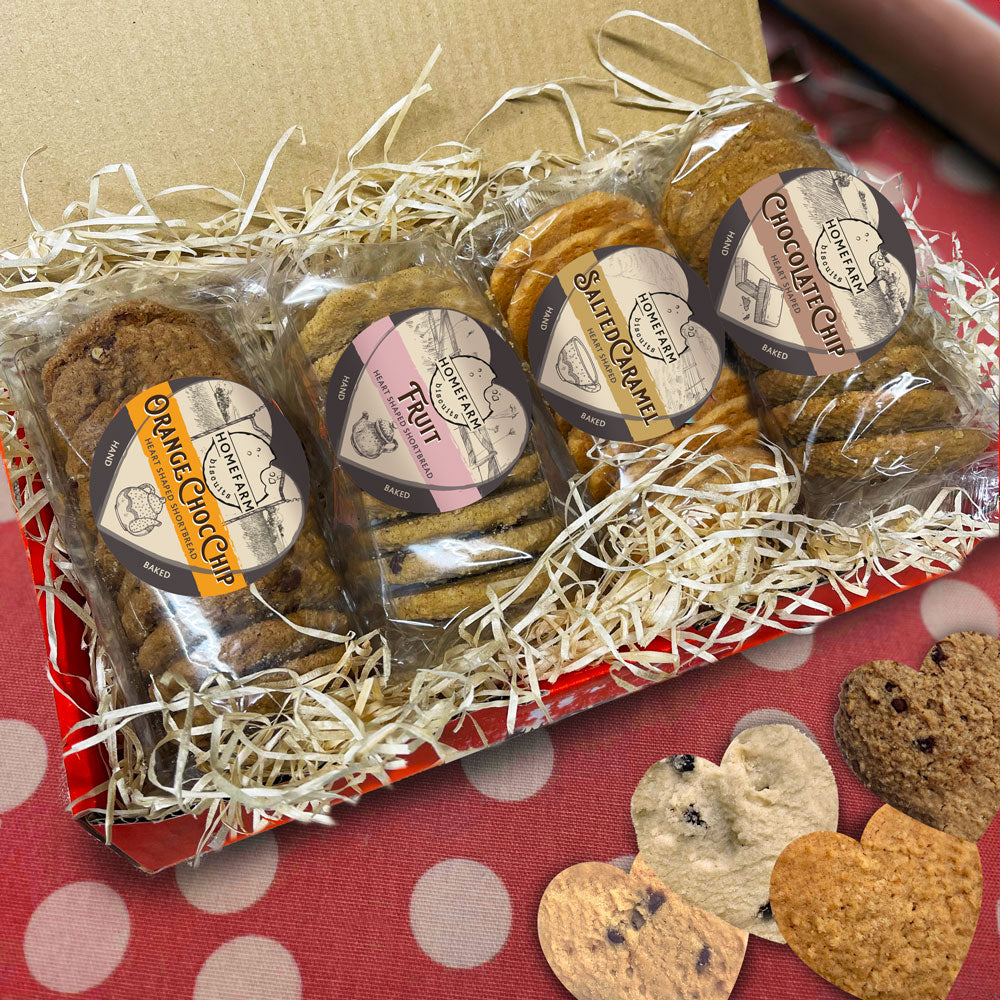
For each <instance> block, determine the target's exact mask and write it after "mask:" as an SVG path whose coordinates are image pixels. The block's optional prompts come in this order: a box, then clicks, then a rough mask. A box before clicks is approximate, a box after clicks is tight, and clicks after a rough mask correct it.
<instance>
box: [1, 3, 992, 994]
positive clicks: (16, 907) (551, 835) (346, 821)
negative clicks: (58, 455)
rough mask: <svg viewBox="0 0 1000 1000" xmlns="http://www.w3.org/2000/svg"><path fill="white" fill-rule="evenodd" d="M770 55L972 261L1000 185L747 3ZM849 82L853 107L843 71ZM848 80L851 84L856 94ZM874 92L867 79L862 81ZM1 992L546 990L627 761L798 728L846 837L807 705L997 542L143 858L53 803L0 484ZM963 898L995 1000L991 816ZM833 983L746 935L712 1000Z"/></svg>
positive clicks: (855, 805) (964, 985)
mask: <svg viewBox="0 0 1000 1000" xmlns="http://www.w3.org/2000/svg"><path fill="white" fill-rule="evenodd" d="M767 34H768V42H769V49H770V51H771V54H772V58H773V59H774V60H775V65H776V67H778V66H782V65H786V66H789V67H791V68H794V67H795V65H797V64H804V65H805V66H806V67H807V68H809V69H811V70H812V72H813V76H812V78H811V80H810V82H809V83H808V84H807V85H806V86H805V87H804V88H799V90H798V91H797V93H795V94H788V93H787V91H788V90H789V89H790V88H787V87H786V88H784V90H783V91H782V93H781V95H780V99H781V100H783V101H785V102H787V103H790V104H794V105H795V106H797V107H799V109H800V110H803V111H804V112H805V113H807V114H808V115H809V116H810V117H813V118H814V119H817V120H821V121H823V123H824V125H823V131H824V133H825V135H827V136H830V135H831V134H835V135H836V136H837V137H838V139H839V141H840V143H841V145H842V146H843V147H845V148H846V151H847V152H848V153H850V154H851V155H852V156H853V157H854V158H855V160H856V162H858V163H859V164H861V165H863V166H865V167H868V168H869V169H870V170H871V171H872V172H874V173H875V174H877V175H881V176H883V177H885V176H889V175H891V174H894V173H896V172H897V171H899V170H902V171H904V172H905V175H906V178H907V185H908V186H909V188H910V190H911V191H913V190H916V189H919V191H920V205H919V211H918V217H919V218H920V219H921V220H922V222H923V224H924V225H925V226H927V227H929V228H936V229H941V230H943V231H946V232H951V231H952V230H957V231H958V232H960V233H961V235H962V245H963V249H964V250H965V252H966V254H967V256H968V258H969V259H970V260H972V261H973V262H975V263H976V264H977V265H979V266H980V267H981V268H982V269H983V270H989V269H990V268H991V267H995V266H996V259H997V237H996V234H997V232H1000V178H998V176H997V174H996V173H995V172H993V171H992V170H991V169H990V168H988V167H986V166H984V165H983V164H982V163H980V162H978V161H977V160H975V159H974V158H973V157H972V156H971V155H970V154H969V153H967V152H966V151H965V150H964V149H963V148H962V147H961V146H959V145H958V144H957V143H955V142H954V141H952V140H951V139H949V138H948V137H947V136H946V135H945V134H944V133H942V132H941V131H940V130H938V129H937V128H936V127H934V126H931V125H929V124H928V123H926V122H925V121H923V120H921V119H920V117H919V116H918V115H917V114H916V113H915V112H913V111H912V110H910V109H908V108H906V107H903V106H901V105H900V104H899V103H898V102H893V101H891V100H890V102H889V105H888V106H883V107H880V108H877V109H876V110H875V111H874V113H873V112H872V111H871V110H867V111H866V107H865V101H866V100H870V99H871V98H870V95H871V94H873V93H875V91H873V90H869V89H867V88H872V87H873V84H871V82H870V81H869V80H867V79H866V78H864V77H863V76H862V75H860V74H859V73H857V72H856V71H854V70H851V69H847V68H846V67H845V66H844V64H843V63H842V62H840V60H839V58H838V57H834V56H832V55H831V54H830V53H829V52H827V51H825V50H823V49H821V47H820V46H818V45H816V44H813V43H811V42H809V41H808V40H807V39H806V37H805V36H804V34H803V33H802V32H801V30H800V29H798V28H796V27H794V26H792V25H791V24H790V23H789V22H787V21H785V20H783V19H781V18H779V17H777V16H775V15H772V14H771V13H770V12H768V20H767ZM845 82H846V83H850V84H851V85H852V86H854V85H857V86H860V87H862V88H866V89H865V90H863V91H862V92H861V94H862V98H863V99H862V100H861V101H860V102H857V101H854V100H852V99H846V98H845V97H844V96H843V91H844V87H843V86H842V85H843V84H844V83H845ZM865 93H868V94H869V97H868V98H865V97H864V94H865ZM878 100H879V101H882V100H884V95H883V96H882V97H879V98H878ZM0 565H2V566H3V567H4V569H3V584H4V585H3V588H2V592H0V620H2V621H3V625H4V635H5V640H6V641H5V643H4V647H3V650H2V651H0V676H2V679H3V680H2V686H3V691H4V704H3V707H2V708H0V716H2V718H0V813H2V816H0V888H2V892H3V909H4V914H5V916H4V919H3V924H4V928H5V929H4V930H0V997H2V998H4V1000H20V998H29V997H30V998H34V997H51V996H56V995H59V994H73V995H78V996H83V997H89V998H133V997H140V996H147V997H150V998H154V1000H156V998H160V997H171V998H173V997H194V998H196V1000H230V998H231V1000H237V998H243V1000H256V998H260V1000H264V998H267V1000H298V998H300V997H316V998H327V997H351V998H356V1000H367V998H375V997H378V998H385V1000H390V998H396V997H399V998H404V997H405V998H413V997H427V996H434V997H438V998H451V997H454V998H468V997H474V998H475V997H483V998H491V997H496V998H500V997H508V996H511V995H512V991H513V989H514V988H515V987H516V991H517V994H518V996H519V997H523V998H554V1000H559V998H562V997H566V996H568V994H566V992H565V991H564V990H563V989H562V987H561V986H560V985H559V983H558V981H557V980H556V979H555V977H554V976H553V975H552V973H551V972H550V971H549V969H548V967H547V966H546V964H545V961H544V959H543V957H542V954H541V951H540V949H539V946H538V941H537V937H536V932H535V915H536V910H537V906H538V901H539V898H540V896H541V894H542V891H543V890H544V888H545V886H546V884H547V883H548V881H549V880H550V879H551V878H552V877H553V876H555V875H556V874H557V873H558V872H559V871H561V870H562V869H563V868H565V867H567V866H569V865H571V864H574V863H576V862H578V861H583V860H606V861H612V860H617V861H618V863H619V864H625V863H626V859H628V858H630V857H631V855H633V854H634V852H635V840H634V834H633V831H632V828H631V824H630V821H629V799H630V796H631V792H632V790H633V788H634V787H635V784H636V782H637V781H638V779H639V778H640V777H641V775H642V774H643V772H644V771H645V770H646V768H647V767H648V766H649V765H650V764H651V763H652V762H653V761H655V760H657V759H659V758H660V757H663V756H666V755H667V754H672V753H677V752H685V751H690V752H693V753H697V754H700V755H702V756H705V757H709V758H713V759H718V758H719V757H720V756H721V754H722V753H723V751H724V750H725V747H726V745H727V744H728V742H729V740H730V738H731V736H732V735H733V734H734V733H735V732H736V731H739V730H741V729H743V728H745V727H747V726H750V725H756V724H760V723H765V722H773V721H786V722H791V723H793V724H794V725H796V726H799V727H800V728H802V729H804V730H805V731H807V732H809V733H811V734H812V735H813V736H814V737H815V739H816V740H817V741H818V743H819V745H820V746H821V747H822V749H823V750H824V752H825V753H826V755H827V757H828V759H829V760H830V762H831V764H832V766H833V768H834V772H835V774H836V777H837V781H838V784H839V789H840V805H841V823H840V830H841V832H843V833H846V834H848V835H850V836H853V837H857V836H858V835H859V834H860V832H861V830H862V828H863V826H864V824H865V822H866V821H867V819H868V817H869V816H870V815H871V814H872V813H873V812H874V811H875V809H876V808H877V807H878V805H879V802H878V800H877V799H876V798H875V797H874V796H873V795H871V794H870V793H869V792H867V791H866V790H865V789H864V788H863V787H862V786H861V785H860V784H859V783H858V781H857V780H856V779H855V778H854V776H853V775H852V774H851V773H850V772H849V771H848V769H847V767H846V766H845V765H844V763H843V761H842V759H841V757H840V755H839V753H838V751H837V748H836V745H835V743H834V740H833V733H832V719H833V713H834V710H835V706H836V692H837V689H838V687H839V683H840V680H841V679H842V677H843V676H844V675H845V674H847V673H848V672H849V671H850V670H851V669H852V668H853V667H854V666H856V665H857V664H859V663H862V662H864V661H866V660H869V659H876V658H891V659H898V660H902V661H904V662H908V663H911V664H914V665H916V664H918V663H919V662H920V660H921V659H922V657H923V655H924V653H925V652H926V649H927V647H928V646H929V645H930V644H931V643H932V642H933V641H934V640H935V639H936V638H939V637H941V636H943V635H946V634H947V633H949V632H952V631H957V630H960V629H979V630H982V631H986V632H991V633H993V634H997V632H998V625H1000V610H998V608H1000V573H998V568H1000V543H994V542H990V543H987V544H984V545H982V546H981V547H980V548H979V549H978V550H977V551H976V552H975V554H974V555H973V556H972V558H971V559H970V560H969V561H968V562H967V564H966V565H965V566H964V567H963V568H962V570H961V571H960V572H958V573H956V574H953V575H952V576H949V577H947V578H945V579H943V580H940V581H938V582H935V583H933V584H930V585H927V586H925V587H922V588H919V589H917V590H915V591H910V592H908V593H906V594H901V595H898V596H894V597H892V598H888V599H886V600H884V601H882V602H880V603H878V604H875V605H872V606H869V607H867V608H864V609H861V610H859V611H856V612H853V613H851V614H848V615H845V616H842V617H838V618H836V619H835V620H832V621H829V622H826V623H824V624H822V625H821V626H819V627H818V628H817V629H816V630H815V631H814V632H813V633H812V634H798V635H794V636H789V637H786V638H783V639H780V640H777V641H775V642H772V643H768V644H766V645H765V646H763V647H759V648H758V649H756V650H753V651H751V652H750V653H748V654H747V655H746V656H734V657H731V658H730V659H728V660H726V661H724V662H723V663H721V664H718V665H715V666H711V667H707V668H704V669H700V670H697V671H693V672H691V673H690V674H687V675H685V676H683V677H680V678H678V679H676V680H672V681H669V682H667V683H664V684H661V685H658V686H656V687H654V688H650V689H647V690H645V691H643V692H641V693H639V694H637V695H634V696H632V697H628V698H624V699H621V700H619V701H617V702H615V703H613V704H609V705H605V706H602V707H601V708H598V709H595V710H592V711H589V712H586V713H584V714H583V715H580V716H576V717H573V718H571V719H568V720H566V721H564V722H561V723H559V724H558V725H556V726H553V727H552V728H551V729H548V730H541V731H538V732H535V733H531V734H529V735H527V736H523V737H519V738H517V739H515V740H512V741H510V742H509V743H508V744H506V745H503V746H501V747H498V748H495V749H492V750H489V751H486V752H483V753H480V754H478V755H476V756H474V757H471V758H469V759H467V760H465V761H463V762H461V763H456V764H452V765H449V766H447V767H442V768H438V769H436V770H435V771H432V772H430V773H428V774H426V775H422V776H420V777H417V778H414V779H411V780H408V781H406V782H404V783H403V784H402V785H400V786H397V787H396V788H394V789H392V790H387V791H379V792H376V793H373V794H371V795H368V796H365V797H364V799H363V800H362V801H361V803H360V804H359V805H357V806H356V807H343V808H341V809H339V810H338V812H337V814H336V819H337V826H336V827H335V828H333V829H325V828H318V827H308V826H293V827H285V828H282V829H280V830H277V831H275V832H273V833H268V834H264V835H262V836H259V837H257V838H254V839H253V840H251V841H249V842H247V843H245V844H240V845H237V846H235V847H233V848H229V849H227V850H226V851H225V852H223V853H222V854H219V855H216V856H211V857H209V858H208V859H207V860H206V861H205V862H204V863H202V865H201V866H200V867H198V868H197V869H195V868H192V867H190V866H182V867H180V868H178V869H175V870H173V871H169V872H165V873H162V874H160V875H157V876H147V875H143V874H141V873H139V872H138V871H136V870H134V869H133V868H131V867H130V866H129V864H128V863H127V862H126V861H125V860H123V859H122V858H120V857H118V856H116V855H115V854H113V853H112V852H111V851H109V850H107V849H106V848H105V847H104V846H103V845H101V844H100V843H99V842H98V841H97V840H95V839H94V838H93V837H91V836H89V835H88V834H87V833H86V832H85V831H84V830H83V829H81V828H80V827H79V826H78V825H77V824H75V823H73V822H72V821H71V819H70V818H69V815H68V813H67V811H66V810H67V794H66V789H65V785H64V780H63V773H62V767H61V761H60V742H59V735H58V732H57V729H56V722H55V713H54V709H53V703H52V696H51V692H50V690H49V688H48V685H47V681H46V658H45V651H44V647H43V643H42V634H41V630H40V626H39V621H38V617H37V612H36V610H35V604H34V601H33V596H32V593H31V588H30V582H29V577H28V572H27V567H26V564H25V562H24V559H23V553H22V549H21V540H20V536H19V534H18V531H17V527H16V525H15V523H14V522H13V520H12V513H11V509H10V504H9V498H8V497H7V496H6V495H0ZM980 849H981V854H982V858H983V866H984V877H985V894H984V906H983V910H982V914H981V918H980V922H979V927H978V930H977V933H976V938H975V941H974V943H973V948H972V951H971V953H970V957H969V960H968V961H967V963H966V966H965V968H964V969H963V972H962V973H961V975H960V977H959V979H958V981H957V983H956V985H955V988H954V990H953V991H952V994H951V996H952V997H953V998H961V1000H996V997H997V996H1000V971H998V970H1000V960H998V951H1000V938H998V918H1000V912H998V908H997V902H996V899H997V882H998V875H1000V871H998V851H1000V823H994V824H993V826H992V827H991V829H990V830H989V832H988V833H987V835H986V837H985V838H984V839H983V840H982V841H981V843H980ZM776 982H780V983H782V987H781V989H782V992H781V994H780V995H781V996H783V997H795V998H805V997H810V998H811V997H816V998H827V997H830V998H833V997H838V996H841V997H842V996H844V995H845V994H842V993H841V992H840V991H839V990H836V989H834V988H833V987H831V986H829V985H828V984H826V983H825V982H823V981H822V980H821V979H819V978H818V977H817V976H815V975H814V974H813V973H812V972H810V971H809V970H808V969H807V968H806V967H805V966H804V965H802V964H801V963H799V962H798V961H797V960H796V959H795V958H794V956H792V955H791V953H790V952H789V951H788V950H787V949H785V948H783V947H780V946H777V945H774V944H770V943H768V942H766V941H762V940H758V939H751V942H750V946H749V949H748V952H747V957H746V962H745V964H744V968H743V972H742V974H741V977H740V980H739V982H738V984H737V986H736V989H735V991H734V993H733V997H734V998H737V1000H764V998H768V1000H773V998H774V997H775V996H777V994H776V993H775V992H774V990H775V986H774V983H776Z"/></svg>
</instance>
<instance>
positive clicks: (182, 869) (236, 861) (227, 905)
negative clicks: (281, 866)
mask: <svg viewBox="0 0 1000 1000" xmlns="http://www.w3.org/2000/svg"><path fill="white" fill-rule="evenodd" d="M277 870H278V845H277V843H276V842H275V839H274V835H273V834H271V833H262V834H258V835H257V836H256V837H253V838H252V839H251V840H245V841H243V842H242V843H239V844H233V845H232V846H231V847H227V848H226V849H225V850H223V851H219V852H216V853H214V854H208V855H205V856H204V857H203V858H202V859H201V863H200V864H199V865H198V866H197V867H194V866H192V865H180V866H179V867H178V868H176V869H175V872H174V874H175V876H176V878H177V887H178V888H179V889H180V891H181V892H182V893H183V894H184V898H185V899H187V901H188V902H189V903H190V904H191V905H192V906H197V907H198V909H199V910H204V911H205V912H206V913H235V912H236V911H237V910H245V909H246V908H247V907H248V906H253V904H254V903H256V902H257V900H258V899H261V898H262V897H263V895H264V893H266V892H267V890H268V889H270V888H271V883H272V882H273V881H274V874H275V872H276V871H277Z"/></svg>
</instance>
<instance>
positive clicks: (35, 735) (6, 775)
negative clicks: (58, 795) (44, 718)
mask: <svg viewBox="0 0 1000 1000" xmlns="http://www.w3.org/2000/svg"><path fill="white" fill-rule="evenodd" d="M47 763H48V749H47V748H46V746H45V740H43V739H42V734H41V733H40V732H39V731H38V730H37V729H35V727H34V726H32V725H30V724H29V723H27V722H22V721H21V720H20V719H0V812H7V811H8V810H9V809H13V808H14V807H15V806H19V805H20V804H21V803H22V802H23V801H24V800H25V799H26V798H28V796H29V795H31V793H32V792H34V790H35V789H36V788H37V787H38V786H39V784H40V783H41V780H42V778H43V777H44V776H45V767H46V765H47Z"/></svg>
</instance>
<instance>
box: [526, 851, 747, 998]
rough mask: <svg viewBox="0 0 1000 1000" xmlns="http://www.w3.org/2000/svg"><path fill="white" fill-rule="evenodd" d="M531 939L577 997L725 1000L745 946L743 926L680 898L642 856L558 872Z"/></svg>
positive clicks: (737, 972)
mask: <svg viewBox="0 0 1000 1000" xmlns="http://www.w3.org/2000/svg"><path fill="white" fill-rule="evenodd" d="M538 940H539V943H540V944H541V946H542V952H543V953H544V955H545V960H546V961H547V962H548V963H549V966H550V968H551V969H552V971H553V972H554V973H555V974H556V976H557V977H558V979H559V981H560V982H561V983H562V984H563V986H565V987H566V989H567V990H569V992H570V993H572V994H573V996H575V997H576V998H577V1000H654V998H661V997H662V998H664V1000H666V998H668V997H683V998H684V1000H726V998H727V997H728V996H729V995H730V993H731V992H732V990H733V987H734V986H735V985H736V979H737V977H738V976H739V974H740V969H741V968H742V966H743V955H744V953H745V952H746V947H747V935H746V932H745V931H740V930H737V929H736V928H735V927H731V926H730V925H729V924H727V923H725V922H724V921H722V920H719V918H718V917H714V916H712V914H710V913H706V912H705V911H704V910H699V909H698V908H697V907H695V906H690V905H688V904H687V903H685V902H684V901H683V900H682V899H681V898H680V897H679V896H677V895H676V894H675V893H673V892H671V891H670V890H669V889H668V888H667V887H666V886H665V885H664V884H663V883H662V882H661V881H660V880H659V879H658V878H657V877H656V875H655V874H653V872H652V871H651V870H650V868H649V866H648V865H646V864H645V863H644V862H643V860H642V857H641V855H640V856H639V857H637V858H636V859H635V861H634V863H633V865H632V870H631V871H630V872H628V873H626V872H623V871H622V870H621V869H620V868H616V867H615V866H614V865H608V864H603V863H601V862H597V861H590V862H585V863H584V864H579V865H573V867H571V868H567V869H566V870H565V871H563V872H560V873H559V874H558V875H557V876H556V877H555V878H554V879H553V880H552V881H551V882H550V883H549V885H548V888H547V889H546V890H545V893H544V894H543V896H542V900H541V903H540V904H539V907H538Z"/></svg>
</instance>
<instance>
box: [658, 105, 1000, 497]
mask: <svg viewBox="0 0 1000 1000" xmlns="http://www.w3.org/2000/svg"><path fill="white" fill-rule="evenodd" d="M833 166H834V162H833V160H832V158H831V157H830V155H829V153H828V152H827V151H826V150H825V149H824V148H823V147H822V146H821V145H820V144H819V142H818V140H817V139H816V137H815V134H814V132H813V128H812V126H811V125H810V124H809V123H808V122H806V121H804V120H803V119H801V118H800V117H799V116H798V115H796V114H795V112H793V111H789V110H787V109H785V108H781V107H778V106H777V105H775V104H771V103H768V102H758V103H754V104H751V105H749V106H745V107H741V108H737V109H735V110H733V111H729V112H727V113H725V114H723V115H721V116H719V117H717V118H713V119H710V120H707V121H706V122H705V123H704V124H703V126H702V127H701V128H700V130H698V131H697V133H696V134H695V136H694V137H693V139H692V141H691V142H690V144H689V145H688V147H687V148H686V149H685V150H684V151H683V152H682V153H681V155H680V157H679V159H678V161H677V163H676V164H675V166H674V168H673V170H672V172H671V174H670V178H669V180H668V182H667V186H666V189H665V190H664V193H663V201H662V205H661V219H662V221H663V224H664V226H665V227H666V229H667V232H668V233H669V235H670V238H671V239H672V240H673V241H674V244H675V245H676V246H677V248H678V251H679V252H680V253H681V255H682V256H684V257H685V258H686V259H687V260H688V262H689V263H690V264H691V265H692V266H693V267H694V268H695V269H696V270H697V271H699V272H700V273H701V274H702V275H703V276H704V275H706V274H707V271H708V259H709V252H710V249H711V245H712V239H713V237H714V235H715V231H716V229H717V228H718V226H719V223H720V222H721V221H722V218H723V216H724V215H725V214H726V212H727V211H728V210H729V208H730V206H731V205H732V204H733V203H734V202H735V201H736V200H737V199H738V198H739V197H740V195H742V194H743V192H744V191H747V190H748V189H749V188H751V187H752V186H753V185H754V184H757V183H758V182H759V181H762V180H765V179H766V178H768V177H770V176H772V175H774V174H776V173H779V172H781V171H784V170H792V169H795V168H805V167H828V168H830V167H833ZM930 323H931V321H930V320H929V319H928V318H927V317H926V314H921V313H919V312H918V311H916V310H914V311H911V313H910V314H909V316H908V317H907V318H906V320H905V321H904V323H903V327H902V328H901V329H900V331H899V332H898V333H897V334H896V336H895V337H894V338H893V339H892V340H891V341H890V342H889V344H888V345H887V346H886V347H885V348H884V349H883V350H882V351H881V352H879V353H878V354H877V355H876V356H875V357H873V358H871V359H870V360H868V361H867V362H865V363H864V364H862V365H860V366H859V367H857V368H854V369H852V370H850V371H846V372H841V373H839V374H836V375H828V376H802V375H792V374H788V373H785V372H781V371H772V370H769V369H767V368H765V367H764V366H763V365H761V364H759V363H757V362H753V361H752V360H751V359H749V358H747V359H745V360H746V361H747V368H748V369H749V370H750V372H751V377H752V380H753V381H754V382H755V384H756V388H757V390H758V395H759V396H760V399H761V401H762V403H763V407H764V410H765V413H764V421H765V425H766V426H767V428H768V430H769V431H770V432H771V433H772V434H773V435H774V436H775V438H776V440H777V441H779V443H782V444H783V445H786V446H787V448H788V451H789V452H790V454H791V456H792V458H793V459H794V461H795V462H796V464H797V465H798V466H799V468H800V469H801V470H802V471H803V472H805V473H807V474H808V475H809V476H810V477H814V476H815V477H821V478H822V479H823V480H827V481H829V480H836V481H839V482H840V483H841V484H843V485H846V484H848V483H856V482H863V481H868V480H871V479H873V478H885V479H888V478H889V477H896V476H900V475H904V474H913V473H920V472H932V471H939V470H942V469H948V468H955V467H960V466H963V465H966V464H968V463H970V462H972V461H973V460H975V459H976V458H977V457H978V456H979V455H981V454H982V453H983V452H984V450H985V449H986V448H987V446H988V444H989V437H988V435H987V434H986V433H984V432H983V431H980V430H978V429H975V428H969V427H955V426H954V424H955V422H956V419H957V416H958V403H957V401H956V399H955V398H954V397H953V396H952V394H951V393H950V391H949V389H948V386H947V383H946V380H945V379H944V378H943V377H942V374H941V373H942V372H946V371H947V369H948V366H947V364H946V362H945V361H944V359H942V358H941V357H940V354H939V352H937V351H936V349H935V348H934V346H933V342H932V338H931V337H930V335H929V326H930ZM824 492H825V488H824Z"/></svg>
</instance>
